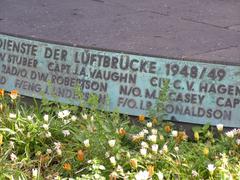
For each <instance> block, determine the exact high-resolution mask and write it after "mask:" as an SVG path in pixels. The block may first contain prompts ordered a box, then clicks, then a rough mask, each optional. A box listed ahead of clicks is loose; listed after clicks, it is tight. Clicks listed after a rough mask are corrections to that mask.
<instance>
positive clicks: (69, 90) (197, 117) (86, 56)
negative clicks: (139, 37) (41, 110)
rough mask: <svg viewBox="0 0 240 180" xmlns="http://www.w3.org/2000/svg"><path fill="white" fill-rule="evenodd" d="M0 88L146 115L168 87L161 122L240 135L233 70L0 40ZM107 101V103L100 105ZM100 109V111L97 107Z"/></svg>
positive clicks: (239, 90)
mask: <svg viewBox="0 0 240 180" xmlns="http://www.w3.org/2000/svg"><path fill="white" fill-rule="evenodd" d="M0 71H1V74H0V88H2V89H5V90H8V91H10V90H13V89H17V90H18V91H19V92H20V94H22V95H25V96H30V97H34V98H42V96H43V95H44V96H45V97H47V98H48V99H50V100H58V101H59V102H64V103H70V104H75V105H79V97H78V94H77V92H76V87H80V88H81V91H82V93H83V96H84V99H87V97H88V96H89V94H91V93H94V94H96V95H98V96H99V104H101V105H103V108H105V110H106V111H114V110H116V109H118V110H119V112H121V113H124V114H128V115H140V114H144V115H146V116H147V115H148V113H149V110H150V109H151V108H153V107H154V105H155V103H156V102H157V101H158V99H159V96H161V89H162V88H163V84H164V82H168V83H169V90H168V92H167V96H168V101H167V102H165V104H164V105H163V107H162V108H163V109H164V111H165V113H166V116H165V119H171V118H172V117H175V119H177V120H178V121H181V122H189V123H197V124H205V123H210V124H212V125H216V124H218V123H222V124H224V125H225V126H227V127H240V118H239V117H240V66H239V65H238V64H224V63H222V64H220V63H214V62H203V61H197V60H182V59H171V58H163V57H154V56H147V55H139V54H134V53H125V52H117V51H110V50H102V49H93V48H86V47H81V46H74V45H66V44H65V45H64V44H59V43H55V42H47V41H43V40H34V39H30V38H22V37H17V36H12V35H6V34H0ZM107 99H109V102H108V101H107ZM104 103H105V105H104Z"/></svg>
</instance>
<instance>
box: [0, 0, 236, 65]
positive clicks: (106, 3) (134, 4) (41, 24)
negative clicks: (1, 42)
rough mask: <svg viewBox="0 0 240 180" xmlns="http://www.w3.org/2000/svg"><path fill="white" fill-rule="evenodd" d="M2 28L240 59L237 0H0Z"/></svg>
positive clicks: (99, 44)
mask: <svg viewBox="0 0 240 180" xmlns="http://www.w3.org/2000/svg"><path fill="white" fill-rule="evenodd" d="M0 32H8V33H16V34H21V35H26V36H31V37H37V38H42V39H49V40H55V41H60V42H68V43H75V44H80V45H84V46H93V47H100V48H108V49H116V50H124V51H132V52H137V53H145V54H153V55H164V56H170V57H180V58H181V57H187V58H200V59H205V60H216V61H228V62H235V63H240V0H0Z"/></svg>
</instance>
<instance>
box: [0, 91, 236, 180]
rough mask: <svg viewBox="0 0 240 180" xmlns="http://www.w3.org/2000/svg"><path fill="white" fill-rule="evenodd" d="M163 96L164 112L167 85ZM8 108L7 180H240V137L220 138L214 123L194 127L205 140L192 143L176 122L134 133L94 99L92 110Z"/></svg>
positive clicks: (0, 136) (0, 122)
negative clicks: (178, 129) (162, 179)
mask: <svg viewBox="0 0 240 180" xmlns="http://www.w3.org/2000/svg"><path fill="white" fill-rule="evenodd" d="M162 91H164V92H165V93H164V92H163V93H162V96H161V97H160V101H159V104H158V107H159V108H160V109H157V111H159V112H161V111H162V110H161V107H163V104H162V103H163V102H166V98H167V96H166V92H167V86H166V89H165V90H164V88H163V90H162ZM80 101H81V100H80ZM1 104H2V107H3V108H1V112H0V179H54V178H58V179H63V178H70V177H72V178H75V179H96V180H97V179H111V178H112V179H114V178H118V179H124V178H125V179H138V177H141V178H143V177H144V176H145V175H147V176H146V178H145V179H150V178H152V179H161V178H162V177H164V178H165V179H231V178H232V179H237V178H239V177H240V173H239V172H240V164H239V159H240V142H239V141H240V140H239V139H240V130H233V131H230V132H227V133H226V134H224V133H223V132H222V131H220V130H219V131H218V133H219V138H214V137H213V133H212V128H211V127H210V125H209V124H207V125H205V126H203V127H194V128H193V131H194V132H197V134H198V136H199V138H196V139H195V141H191V140H188V138H187V134H186V133H185V131H184V130H181V131H177V130H174V128H173V125H172V124H170V123H166V124H164V125H163V126H161V127H159V126H157V125H156V124H155V123H153V122H150V120H149V119H147V120H145V121H144V120H143V121H141V122H140V124H139V126H134V125H132V124H131V123H130V120H129V119H128V117H127V116H123V115H120V114H119V113H117V112H113V113H110V112H104V111H102V110H101V109H99V106H98V98H97V97H96V96H94V95H91V96H89V99H88V101H87V103H86V104H85V105H87V106H88V107H91V109H88V108H85V107H83V106H82V107H81V106H80V107H78V106H72V105H66V104H59V103H56V102H54V101H47V100H46V99H45V100H43V102H42V103H41V104H40V105H38V103H37V102H35V103H34V104H35V105H34V106H27V105H25V104H22V102H21V99H20V97H18V98H17V99H15V100H12V99H11V98H9V97H8V96H6V97H5V96H4V97H2V98H1ZM152 117H154V118H155V117H156V116H152ZM161 118H162V116H158V119H157V120H160V119H161ZM211 167H213V170H212V171H211Z"/></svg>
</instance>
